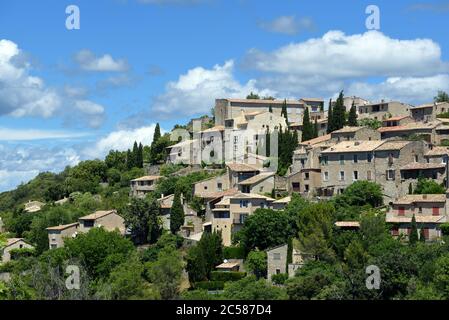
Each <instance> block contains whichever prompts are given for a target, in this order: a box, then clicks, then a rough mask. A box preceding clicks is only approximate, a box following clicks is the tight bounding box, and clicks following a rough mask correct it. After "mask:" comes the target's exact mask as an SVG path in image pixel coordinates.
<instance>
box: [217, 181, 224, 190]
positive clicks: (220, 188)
mask: <svg viewBox="0 0 449 320" xmlns="http://www.w3.org/2000/svg"><path fill="white" fill-rule="evenodd" d="M217 189H218V190H219V191H221V190H223V184H222V183H221V182H218V183H217Z"/></svg>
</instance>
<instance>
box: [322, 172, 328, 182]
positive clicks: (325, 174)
mask: <svg viewBox="0 0 449 320" xmlns="http://www.w3.org/2000/svg"><path fill="white" fill-rule="evenodd" d="M323 180H324V181H329V172H327V171H325V172H324V174H323Z"/></svg>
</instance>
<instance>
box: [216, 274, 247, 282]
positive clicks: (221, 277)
mask: <svg viewBox="0 0 449 320" xmlns="http://www.w3.org/2000/svg"><path fill="white" fill-rule="evenodd" d="M245 277H246V272H238V271H231V272H224V271H212V272H211V273H210V279H211V281H223V282H226V281H238V280H241V279H243V278H245Z"/></svg>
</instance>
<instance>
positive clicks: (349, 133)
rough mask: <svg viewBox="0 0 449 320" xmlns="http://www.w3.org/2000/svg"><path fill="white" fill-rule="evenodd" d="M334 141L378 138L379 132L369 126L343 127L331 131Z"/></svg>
mask: <svg viewBox="0 0 449 320" xmlns="http://www.w3.org/2000/svg"><path fill="white" fill-rule="evenodd" d="M331 139H332V140H333V141H334V142H335V143H338V142H341V141H355V140H369V141H371V140H380V133H379V132H377V131H376V130H374V129H371V128H369V127H344V128H342V129H340V130H336V131H334V132H332V133H331Z"/></svg>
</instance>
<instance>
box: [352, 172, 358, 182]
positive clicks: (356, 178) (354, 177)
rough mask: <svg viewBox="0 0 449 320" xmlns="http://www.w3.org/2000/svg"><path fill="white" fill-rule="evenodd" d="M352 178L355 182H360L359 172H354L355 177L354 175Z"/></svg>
mask: <svg viewBox="0 0 449 320" xmlns="http://www.w3.org/2000/svg"><path fill="white" fill-rule="evenodd" d="M352 178H353V180H354V181H357V180H359V172H358V171H354V172H353V175H352Z"/></svg>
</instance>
